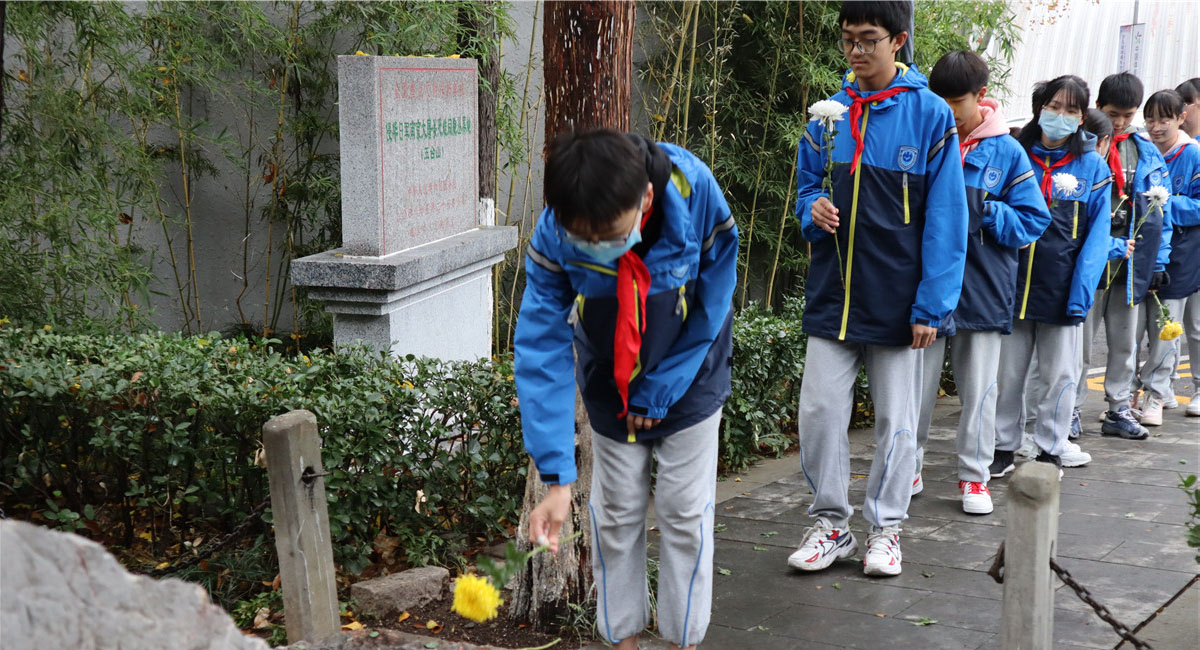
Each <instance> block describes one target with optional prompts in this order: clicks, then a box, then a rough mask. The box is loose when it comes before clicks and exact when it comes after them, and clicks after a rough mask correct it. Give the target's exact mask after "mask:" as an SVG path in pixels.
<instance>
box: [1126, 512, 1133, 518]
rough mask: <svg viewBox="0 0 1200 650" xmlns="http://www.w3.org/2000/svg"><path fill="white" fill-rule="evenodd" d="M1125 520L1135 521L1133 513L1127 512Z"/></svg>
mask: <svg viewBox="0 0 1200 650" xmlns="http://www.w3.org/2000/svg"><path fill="white" fill-rule="evenodd" d="M1125 518H1126V519H1133V513H1132V512H1127V513H1125Z"/></svg>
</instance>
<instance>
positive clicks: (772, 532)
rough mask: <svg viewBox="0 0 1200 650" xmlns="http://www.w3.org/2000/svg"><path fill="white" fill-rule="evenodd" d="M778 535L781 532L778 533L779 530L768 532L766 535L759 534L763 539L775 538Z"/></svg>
mask: <svg viewBox="0 0 1200 650" xmlns="http://www.w3.org/2000/svg"><path fill="white" fill-rule="evenodd" d="M778 534H779V531H777V530H768V531H767V532H765V533H759V535H762V536H763V537H774V536H776V535H778Z"/></svg>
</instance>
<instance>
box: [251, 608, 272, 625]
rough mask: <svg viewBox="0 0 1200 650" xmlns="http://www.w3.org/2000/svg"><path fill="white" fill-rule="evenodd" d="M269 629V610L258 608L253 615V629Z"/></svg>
mask: <svg viewBox="0 0 1200 650" xmlns="http://www.w3.org/2000/svg"><path fill="white" fill-rule="evenodd" d="M269 627H271V610H270V609H268V608H266V607H260V608H259V609H258V611H257V612H255V613H254V629H256V630H265V629H267V628H269Z"/></svg>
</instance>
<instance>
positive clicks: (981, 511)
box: [958, 481, 992, 515]
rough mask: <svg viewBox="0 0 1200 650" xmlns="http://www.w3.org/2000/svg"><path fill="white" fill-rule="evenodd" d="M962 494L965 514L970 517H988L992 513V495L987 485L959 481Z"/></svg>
mask: <svg viewBox="0 0 1200 650" xmlns="http://www.w3.org/2000/svg"><path fill="white" fill-rule="evenodd" d="M958 489H959V491H961V492H962V502H963V512H965V513H967V514H968V515H986V514H991V512H992V493H991V492H990V491H988V489H987V485H985V484H983V483H975V482H973V481H959V482H958Z"/></svg>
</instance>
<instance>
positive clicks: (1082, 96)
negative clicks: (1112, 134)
mask: <svg viewBox="0 0 1200 650" xmlns="http://www.w3.org/2000/svg"><path fill="white" fill-rule="evenodd" d="M1062 90H1065V91H1067V99H1068V102H1067V103H1068V105H1069V107H1070V108H1077V109H1079V112H1080V113H1083V114H1084V115H1085V116H1086V115H1087V113H1088V105H1087V104H1088V96H1089V93H1088V86H1087V82H1086V81H1084V80H1083V79H1080V78H1079V77H1077V76H1075V75H1073V74H1065V75H1063V76H1061V77H1055V78H1054V79H1051V80H1050V81H1047V82H1045V83H1039V84H1036V85H1034V91H1033V118H1032V119H1030V120H1029V123H1028V124H1026V125H1025V127H1024V128H1022V129H1021V133H1020V134H1018V135H1017V141H1018V142H1020V143H1021V146H1023V147H1025V151H1026V152H1028V153H1030V154H1032V153H1033V145H1035V144H1037V143H1039V142H1041V140H1042V126H1041V125H1040V124H1038V118H1040V117H1041V116H1042V107H1043V106H1045V105H1046V103H1047V102H1049V101H1050V100H1052V99H1054V96H1055V95H1057V94H1058V93H1059V91H1062ZM1083 133H1084V131H1083V129H1076V130H1075V132H1074V133H1072V134H1071V137H1069V138H1067V152H1068V153H1070V154H1072V155H1074V156H1082V155H1083V154H1084V146H1083Z"/></svg>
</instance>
